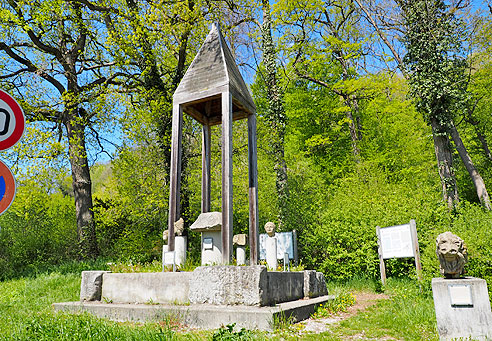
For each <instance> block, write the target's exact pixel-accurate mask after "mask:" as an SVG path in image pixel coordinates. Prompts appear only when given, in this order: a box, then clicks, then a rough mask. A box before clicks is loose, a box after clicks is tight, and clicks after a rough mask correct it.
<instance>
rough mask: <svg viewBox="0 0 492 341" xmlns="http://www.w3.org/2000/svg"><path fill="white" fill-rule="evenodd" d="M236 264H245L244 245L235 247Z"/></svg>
mask: <svg viewBox="0 0 492 341" xmlns="http://www.w3.org/2000/svg"><path fill="white" fill-rule="evenodd" d="M236 264H237V265H245V264H246V248H245V247H244V246H238V247H237V248H236Z"/></svg>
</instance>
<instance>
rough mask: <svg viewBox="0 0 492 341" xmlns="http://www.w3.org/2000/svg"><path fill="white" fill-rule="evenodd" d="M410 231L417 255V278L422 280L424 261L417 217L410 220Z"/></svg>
mask: <svg viewBox="0 0 492 341" xmlns="http://www.w3.org/2000/svg"><path fill="white" fill-rule="evenodd" d="M410 232H411V233H412V244H413V249H414V253H415V254H414V256H415V269H416V270H417V278H418V279H419V281H421V282H422V263H421V262H420V250H419V239H418V237H417V224H416V223H415V219H412V220H410Z"/></svg>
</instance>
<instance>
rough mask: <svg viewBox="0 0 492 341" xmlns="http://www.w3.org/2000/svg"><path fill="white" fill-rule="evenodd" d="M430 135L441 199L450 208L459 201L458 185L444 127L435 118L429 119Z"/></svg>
mask: <svg viewBox="0 0 492 341" xmlns="http://www.w3.org/2000/svg"><path fill="white" fill-rule="evenodd" d="M431 127H432V136H433V137H434V151H435V153H436V160H437V168H438V170H439V176H440V178H441V185H442V196H443V200H444V201H445V202H446V203H447V204H448V208H449V209H452V208H453V207H454V206H455V204H456V203H457V202H458V201H459V197H458V187H457V185H456V178H455V175H454V170H453V153H452V152H451V144H450V141H449V138H448V135H447V133H446V131H445V129H444V128H443V127H442V126H441V124H439V122H438V121H437V120H436V119H435V118H432V119H431Z"/></svg>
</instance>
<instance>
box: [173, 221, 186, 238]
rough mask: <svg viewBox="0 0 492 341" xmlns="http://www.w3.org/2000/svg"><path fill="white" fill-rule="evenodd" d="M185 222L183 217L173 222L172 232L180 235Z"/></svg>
mask: <svg viewBox="0 0 492 341" xmlns="http://www.w3.org/2000/svg"><path fill="white" fill-rule="evenodd" d="M184 227H185V223H184V220H183V218H179V220H178V221H177V222H175V223H174V233H175V234H176V235H177V236H182V235H183V231H184Z"/></svg>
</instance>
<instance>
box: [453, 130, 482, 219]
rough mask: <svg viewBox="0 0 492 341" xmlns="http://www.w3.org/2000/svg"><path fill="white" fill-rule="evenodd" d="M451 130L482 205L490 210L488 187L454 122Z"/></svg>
mask: <svg viewBox="0 0 492 341" xmlns="http://www.w3.org/2000/svg"><path fill="white" fill-rule="evenodd" d="M450 132H451V137H452V138H453V141H454V144H455V145H456V149H457V150H458V153H459V155H460V157H461V160H462V161H463V164H464V165H465V167H466V170H467V171H468V174H470V177H471V179H472V181H473V184H474V185H475V189H476V190H477V196H478V199H479V200H480V202H481V203H482V205H483V206H484V207H485V208H486V209H487V210H489V211H490V209H491V205H490V197H489V193H488V192H487V188H486V187H485V182H484V181H483V179H482V177H481V176H480V174H479V173H478V171H477V169H476V168H475V165H474V164H473V162H472V159H471V157H470V155H469V154H468V151H467V150H466V148H465V145H464V144H463V141H462V140H461V137H460V134H459V132H458V130H457V129H456V126H455V125H454V123H452V125H451V128H450Z"/></svg>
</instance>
